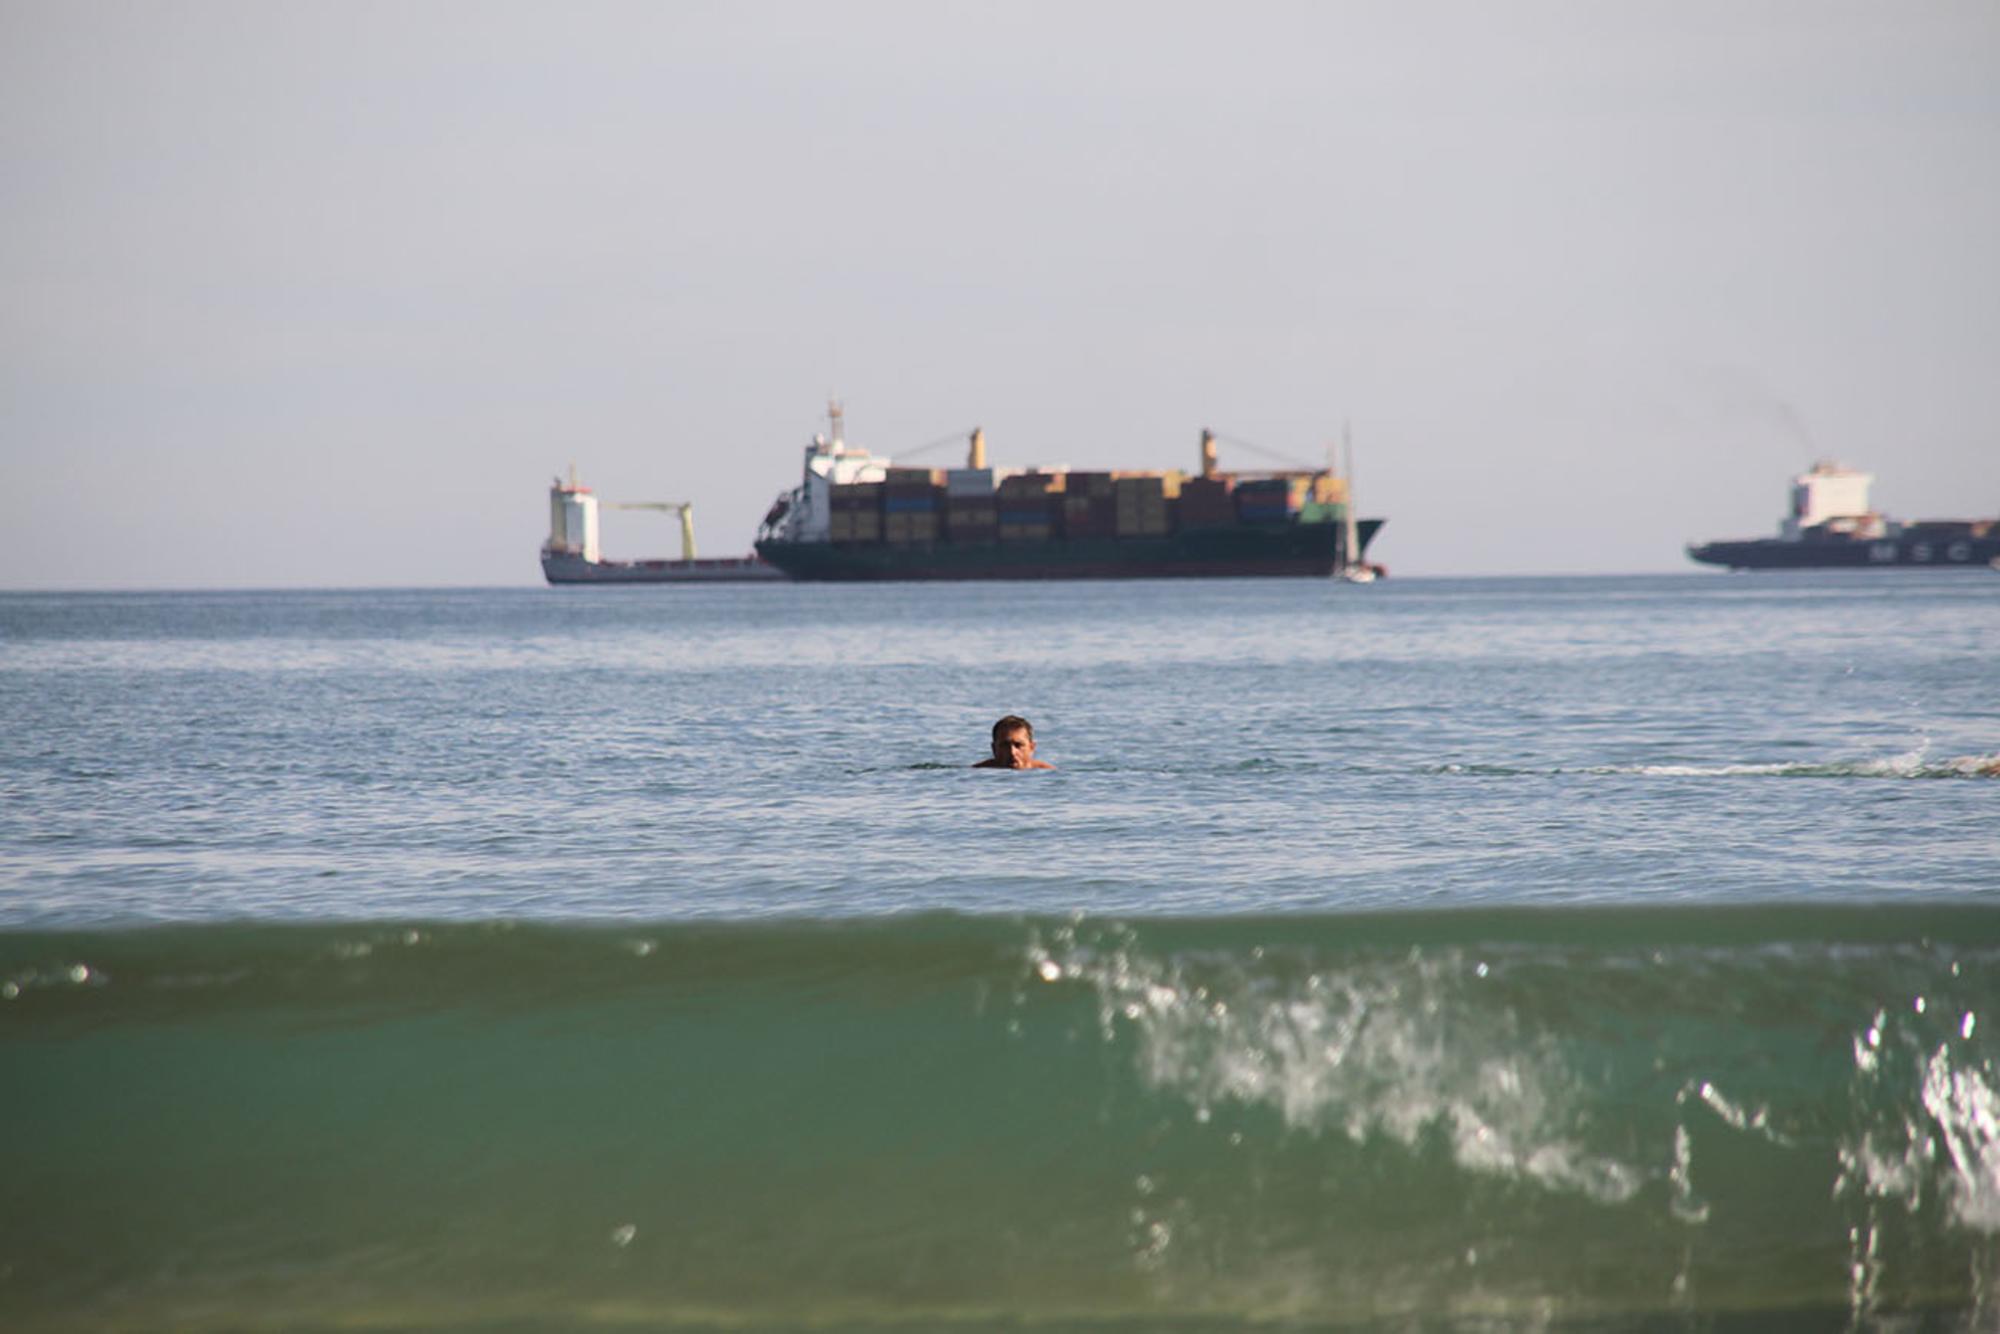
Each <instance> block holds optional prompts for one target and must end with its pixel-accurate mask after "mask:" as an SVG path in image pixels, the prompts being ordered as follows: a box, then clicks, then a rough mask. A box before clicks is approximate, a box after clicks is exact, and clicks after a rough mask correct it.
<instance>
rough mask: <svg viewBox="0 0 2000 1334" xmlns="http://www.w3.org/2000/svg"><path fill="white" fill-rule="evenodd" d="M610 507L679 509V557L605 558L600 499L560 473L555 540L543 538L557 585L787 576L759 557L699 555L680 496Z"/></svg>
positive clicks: (553, 488) (552, 490)
mask: <svg viewBox="0 0 2000 1334" xmlns="http://www.w3.org/2000/svg"><path fill="white" fill-rule="evenodd" d="M601 503H602V504H603V505H604V506H605V507H607V508H610V509H624V510H665V511H669V512H678V513H679V515H680V520H681V558H680V559H679V560H605V559H604V558H603V557H602V555H601V554H600V553H599V551H598V544H597V511H598V507H599V504H600V502H599V500H598V499H597V497H596V496H595V495H593V494H592V493H591V490H590V488H589V487H587V486H583V485H581V484H579V483H578V482H577V480H576V469H574V468H571V469H570V474H569V480H568V481H564V480H563V479H562V478H560V477H558V478H556V479H555V481H554V482H553V483H552V484H551V485H550V487H549V539H548V541H546V542H544V543H542V577H543V578H545V579H547V580H548V581H549V582H550V583H552V584H709V583H729V582H734V581H737V580H746V579H781V578H783V577H784V576H783V575H782V574H781V573H779V571H777V570H776V569H773V568H772V567H771V566H769V565H767V564H765V563H764V562H763V561H762V560H761V559H759V558H758V557H756V556H729V557H723V558H722V559H720V560H698V559H696V558H695V553H694V507H693V506H692V505H689V504H685V503H683V502H680V501H632V502H623V503H621V502H611V501H605V502H601Z"/></svg>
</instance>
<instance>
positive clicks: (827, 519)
mask: <svg viewBox="0 0 2000 1334" xmlns="http://www.w3.org/2000/svg"><path fill="white" fill-rule="evenodd" d="M826 415H827V423H828V424H827V430H826V431H825V432H824V433H822V434H819V435H815V436H814V437H813V438H812V443H811V444H809V445H807V446H806V447H805V473H804V476H803V478H802V479H801V480H800V482H799V484H798V485H797V486H795V487H793V488H792V489H791V490H790V491H788V492H786V493H785V494H784V495H782V496H780V497H779V498H778V502H777V504H775V505H773V506H772V507H771V512H770V513H769V514H766V515H765V516H764V522H763V524H762V525H761V526H760V527H759V528H758V531H757V540H758V541H760V542H761V541H778V542H825V541H827V540H828V539H829V538H830V536H831V534H832V531H833V488H834V487H836V486H849V485H852V484H853V483H856V482H879V481H882V480H883V479H884V478H885V477H887V476H888V475H889V467H890V464H891V460H889V459H878V458H876V457H875V456H874V455H872V454H870V453H869V452H868V451H867V450H865V449H856V448H853V447H852V446H850V445H849V444H848V443H847V431H846V421H845V418H844V414H843V412H842V409H841V405H840V400H838V399H835V400H833V401H832V402H830V403H828V404H827V408H826Z"/></svg>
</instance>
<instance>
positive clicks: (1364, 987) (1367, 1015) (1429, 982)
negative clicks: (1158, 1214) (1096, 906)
mask: <svg viewBox="0 0 2000 1334" xmlns="http://www.w3.org/2000/svg"><path fill="white" fill-rule="evenodd" d="M1029 967H1030V971H1031V973H1032V974H1033V975H1034V976H1036V977H1039V978H1040V979H1042V980H1043V981H1054V980H1063V979H1068V980H1075V981H1082V982H1085V983H1087V984H1089V985H1090V986H1091V987H1093V988H1094V989H1095V991H1096V993H1097V996H1098V1001H1099V1006H1100V1021H1101V1023H1102V1025H1103V1028H1104V1032H1105V1035H1106V1037H1107V1039H1108V1038H1110V1037H1112V1036H1115V1034H1116V1032H1117V1030H1118V1029H1119V1028H1120V1027H1121V1026H1124V1027H1126V1028H1128V1029H1129V1030H1130V1032H1131V1033H1132V1034H1133V1035H1134V1036H1135V1037H1136V1039H1137V1043H1138V1056H1137V1060H1138V1065H1139V1072H1140V1074H1141V1076H1142V1077H1143V1078H1144V1079H1145V1080H1146V1081H1147V1082H1148V1083H1149V1084H1151V1085H1152V1086H1154V1087H1156V1088H1161V1089H1167V1090H1171V1091H1173V1092H1176V1093H1178V1094H1180V1095H1182V1096H1184V1097H1185V1098H1187V1099H1188V1100H1189V1102H1190V1103H1192V1104H1193V1106H1194V1108H1195V1111H1196V1115H1197V1117H1198V1118H1199V1119H1202V1120H1206V1119H1208V1118H1209V1116H1211V1115H1212V1113H1213V1110H1214V1109H1215V1108H1216V1107H1217V1106H1218V1105H1219V1104H1222V1103H1237V1104H1240V1105H1263V1106H1267V1107H1270V1108H1273V1109H1275V1110H1276V1111H1277V1112H1278V1113H1279V1115H1280V1116H1282V1117H1283V1119H1284V1121H1285V1124H1286V1125H1287V1126H1290V1127H1292V1128H1294V1129H1297V1130H1305V1131H1327V1130H1331V1131H1335V1132H1337V1133H1340V1134H1343V1135H1345V1136H1347V1137H1348V1138H1349V1139H1351V1140H1353V1141H1355V1142H1357V1143H1359V1142H1362V1141H1364V1140H1366V1139H1368V1138H1370V1137H1371V1136H1376V1135H1383V1136H1387V1137H1389V1138H1391V1139H1394V1140H1396V1141H1398V1142H1400V1143H1402V1144H1403V1145H1405V1146H1414V1145H1415V1144H1416V1143H1417V1141H1418V1139H1419V1138H1420V1137H1422V1136H1424V1135H1426V1134H1427V1133H1430V1132H1432V1131H1434V1130H1436V1131H1442V1132H1443V1133H1444V1135H1445V1137H1446V1140H1447V1142H1448V1143H1449V1144H1450V1146H1451V1151H1452V1156H1453V1159H1454V1160H1455V1161H1456V1162H1457V1163H1458V1164H1459V1165H1460V1166H1462V1167H1464V1168H1466V1169H1468V1170H1471V1171H1475V1172H1481V1173H1486V1174H1491V1175H1495V1176H1506V1177H1517V1178H1524V1179H1529V1180H1533V1181H1535V1182H1538V1183H1539V1184H1541V1185H1542V1186H1544V1187H1547V1188H1549V1189H1551V1190H1557V1191H1563V1192H1568V1193H1575V1194H1581V1195H1584V1196H1587V1197H1589V1198H1591V1199H1595V1200H1599V1201H1605V1202H1617V1201H1623V1200H1627V1199H1629V1198H1631V1197H1632V1196H1633V1195H1634V1194H1635V1193H1636V1192H1637V1191H1638V1189H1639V1188H1640V1186H1641V1185H1642V1184H1643V1182H1644V1180H1645V1177H1646V1173H1645V1172H1643V1171H1641V1170H1639V1169H1636V1168H1634V1167H1632V1166H1630V1165H1628V1164H1625V1163H1622V1162H1619V1161H1617V1160H1616V1159H1613V1158H1610V1157H1606V1156H1604V1155H1602V1154H1600V1153H1596V1152H1593V1151H1592V1150H1591V1149H1589V1148H1588V1147H1586V1146H1584V1145H1583V1144H1581V1143H1579V1142H1578V1141H1577V1140H1576V1139H1575V1138H1574V1137H1573V1136H1571V1135H1570V1134H1568V1133H1566V1131H1565V1129H1564V1127H1565V1126H1566V1124H1567V1122H1568V1120H1569V1117H1568V1111H1569V1109H1570V1108H1571V1107H1572V1106H1573V1103H1574V1101H1575V1099H1574V1095H1573V1093H1572V1092H1571V1090H1570V1089H1569V1088H1568V1086H1567V1085H1568V1081H1567V1078H1566V1076H1565V1075H1564V1074H1563V1071H1562V1066H1561V1062H1560V1060H1559V1059H1558V1057H1557V1055H1556V1053H1555V1052H1554V1051H1553V1050H1552V1049H1551V1046H1550V1042H1549V1040H1548V1039H1547V1038H1546V1037H1544V1036H1542V1035H1539V1034H1536V1033H1534V1032H1532V1031H1529V1030H1528V1029H1527V1028H1526V1027H1525V1026H1524V1025H1522V1024H1520V1023H1519V1022H1518V1021H1517V1020H1516V1018H1515V1017H1514V1016H1513V1015H1512V1014H1511V1013H1510V1012H1509V1011H1507V1010H1506V1009H1505V1008H1504V1007H1499V1006H1494V1005H1489V1004H1473V1003H1468V999H1467V997H1466V996H1465V995H1464V992H1463V989H1464V988H1466V987H1468V986H1478V985H1480V983H1479V981H1478V980H1477V979H1478V978H1479V976H1480V974H1479V973H1478V972H1477V970H1476V968H1475V966H1474V964H1473V963H1472V962H1471V961H1469V960H1468V959H1467V958H1465V957H1464V956H1462V955H1461V954H1460V952H1458V951H1443V952H1440V953H1438V954H1436V955H1435V956H1418V955H1416V954H1415V953H1412V954H1411V955H1410V956H1407V957H1405V958H1402V959H1398V960H1393V961H1383V962H1381V963H1379V964H1375V965H1367V964H1357V965H1353V966H1350V967H1345V968H1340V969H1324V970H1319V971H1314V972H1311V973H1307V974H1304V975H1301V976H1297V977H1291V978H1283V979H1281V978H1279V977H1277V976H1274V975H1272V974H1268V973H1267V974H1261V975H1258V976H1254V977H1253V976H1245V975H1243V974H1242V973H1240V972H1235V971H1232V970H1230V969H1228V968H1226V967H1221V966H1218V967H1216V968H1215V969H1214V970H1213V973H1212V975H1211V972H1210V970H1209V969H1206V968H1203V969H1201V970H1200V971H1201V974H1202V975H1201V976H1199V977H1197V976H1194V975H1192V974H1193V971H1194V970H1192V969H1189V968H1184V967H1182V966H1180V965H1178V964H1174V963H1169V962H1164V961H1162V960H1159V959H1155V958H1152V957H1149V956H1147V955H1144V954H1142V953H1140V952H1138V951H1136V950H1134V949H1131V948H1118V949H1113V950H1110V951H1106V952H1101V953H1100V952H1096V951H1091V950H1086V949H1080V948H1077V947H1074V946H1073V945H1061V944H1059V945H1058V946H1056V947H1055V948H1053V949H1044V948H1041V947H1037V948H1036V949H1035V950H1034V951H1033V953H1032V955H1031V958H1030V960H1029Z"/></svg>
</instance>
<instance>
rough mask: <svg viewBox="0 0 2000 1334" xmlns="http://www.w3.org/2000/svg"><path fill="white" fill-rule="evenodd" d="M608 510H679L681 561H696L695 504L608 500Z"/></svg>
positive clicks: (605, 504) (685, 502) (605, 503)
mask: <svg viewBox="0 0 2000 1334" xmlns="http://www.w3.org/2000/svg"><path fill="white" fill-rule="evenodd" d="M603 505H604V508H606V509H608V510H679V511H680V515H681V559H682V560H693V559H694V504H693V502H691V501H685V500H607V501H604V502H603Z"/></svg>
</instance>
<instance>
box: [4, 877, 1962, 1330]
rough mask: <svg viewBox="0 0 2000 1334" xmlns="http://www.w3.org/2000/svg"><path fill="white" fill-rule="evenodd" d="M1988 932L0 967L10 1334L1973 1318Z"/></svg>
mask: <svg viewBox="0 0 2000 1334" xmlns="http://www.w3.org/2000/svg"><path fill="white" fill-rule="evenodd" d="M1996 965H2000V912H1994V911H1991V910H1983V909H1911V910H1906V911H1897V910H1887V909H1877V910H1855V911H1851V912H1846V913H1829V912H1826V911H1823V910H1811V909H1768V910H1757V911H1749V912H1729V911H1717V910H1713V909H1703V910H1693V909H1690V910H1676V911H1640V910H1618V909H1608V910H1602V911H1593V912H1564V913H1534V912H1514V913H1485V914H1433V915H1421V914H1419V915H1408V914H1405V915H1392V916H1381V917H1303V918H1283V917H1276V918H1261V919H1209V920H1198V921H1195V920H1191V921H1152V922H1143V923H1138V924H1127V925H1120V924H1116V923H1109V922H1097V921H1091V920H999V919H983V918H956V917H918V918H907V919H890V920H886V921H874V922H859V923H847V924H840V925H833V924H824V923H800V922H792V923H769V924H763V925H754V924H739V925H730V926H694V925H658V926H654V925H632V926H619V927H604V926H592V927H577V928H559V927H536V928H529V927H515V926H509V925H506V924H453V925H438V924H427V923H410V924H395V925H385V924H369V925H347V926H311V927H298V928H271V927H246V926H209V927H198V928H187V929H164V930H161V929H156V930H149V931H141V932H132V933H86V934H71V935H48V934H16V935H11V936H6V937H0V1075H4V1086H5V1088H6V1090H7V1110H6V1113H5V1120H6V1133H5V1134H4V1136H0V1178H3V1179H4V1180H6V1181H7V1182H8V1187H9V1207H8V1208H7V1209H6V1210H5V1211H4V1214H0V1308H4V1310H5V1311H6V1312H7V1313H8V1315H7V1320H6V1324H7V1326H8V1327H9V1328H16V1329H69V1328H76V1329H83V1328H90V1329H116V1328H135V1329H137V1328H147V1329H150V1328H160V1329H182V1328H189V1329H192V1328H202V1329H208V1328H250V1329H262V1328H273V1329H281V1328H301V1329H307V1328H335V1327H339V1328H350V1327H355V1326H366V1327H371V1328H391V1329H402V1328H408V1329H417V1328H426V1329H428V1328H506V1329H544V1328H546V1329H575V1328H591V1327H598V1326H603V1327H607V1328H625V1327H634V1326H659V1325H665V1326H674V1325H684V1326H692V1327H711V1326H712V1327H721V1326H729V1327H790V1326H800V1327H814V1328H824V1327H829V1326H832V1327H857V1328H872V1327H882V1326H894V1327H898V1328H915V1327H927V1326H930V1325H949V1326H960V1327H987V1326H992V1327H1004V1328H1019V1327H1022V1326H1037V1327H1043V1326H1045V1327H1051V1328H1068V1327H1077V1328H1155V1327H1161V1326H1168V1327H1174V1328H1239V1327H1261V1326H1264V1325H1267V1324H1272V1325H1277V1326H1280V1327H1285V1328H1310V1327H1330V1328H1347V1327H1354V1328H1373V1327H1381V1328H1398V1329H1401V1328H1409V1327H1420V1328H1460V1327H1463V1328H1490V1327H1493V1326H1494V1324H1495V1323H1498V1324H1500V1325H1502V1326H1505V1327H1513V1326H1515V1325H1518V1324H1522V1323H1531V1324H1535V1325H1537V1326H1544V1325H1551V1326H1557V1327H1560V1326H1563V1325H1566V1324H1574V1325H1576V1326H1578V1327H1585V1328H1629V1327H1632V1326H1634V1325H1639V1326H1643V1327H1653V1326H1654V1325H1658V1326H1659V1327H1663V1328H1681V1327H1683V1326H1684V1325H1685V1324H1686V1323H1688V1322H1694V1323H1695V1324H1697V1325H1704V1326H1707V1327H1740V1328H1745V1329H1751V1328H1769V1327H1771V1326H1772V1323H1773V1322H1780V1323H1789V1324H1791V1325H1793V1326H1794V1327H1801V1328H1805V1327H1823V1326H1826V1325H1831V1326H1834V1327H1840V1326H1844V1325H1850V1324H1851V1325H1854V1326H1857V1327H1861V1328H1869V1327H1881V1328H1891V1327H1896V1328H1901V1327H1906V1326H1908V1325H1910V1324H1911V1323H1912V1322H1914V1323H1915V1324H1916V1325H1917V1326H1918V1327H1926V1328H1966V1329H1977V1328H1985V1327H1989V1326H1990V1324H1991V1322H1992V1320H1993V1318H1994V1316H1995V1315H1996V1311H1995V1308H1994V1305H1993V1304H1994V1302H1995V1301H1996V1297H1995V1295H1994V1293H1995V1288H1994V1280H1995V1278H1996V1276H2000V1077H1997V1076H1996V1069H1995V1055H1996V1038H1995V1032H1996V1028H2000V1013H1996V1009H2000V982H1996V981H1995V978H1996V977H2000V967H1997V966H1996Z"/></svg>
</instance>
